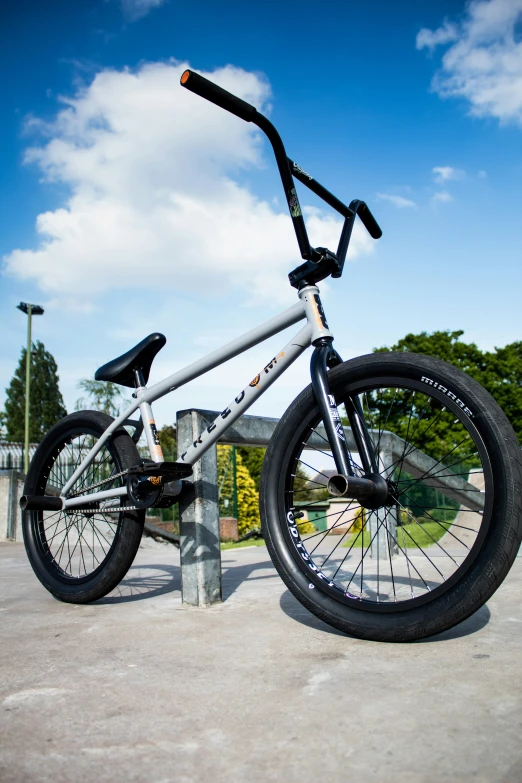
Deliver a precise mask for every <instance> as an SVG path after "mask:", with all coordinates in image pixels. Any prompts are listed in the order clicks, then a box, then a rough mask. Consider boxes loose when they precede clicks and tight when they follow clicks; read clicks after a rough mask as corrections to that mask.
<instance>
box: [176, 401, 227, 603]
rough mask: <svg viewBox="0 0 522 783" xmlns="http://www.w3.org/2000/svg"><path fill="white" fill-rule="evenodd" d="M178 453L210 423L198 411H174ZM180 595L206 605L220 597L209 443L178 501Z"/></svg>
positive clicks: (214, 457)
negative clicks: (175, 413)
mask: <svg viewBox="0 0 522 783" xmlns="http://www.w3.org/2000/svg"><path fill="white" fill-rule="evenodd" d="M176 416H177V431H178V454H183V451H184V450H185V449H187V448H188V447H189V445H190V444H191V443H194V441H195V440H196V438H198V437H199V436H200V434H201V433H202V432H203V430H204V429H205V427H208V426H209V424H211V423H212V420H208V419H206V418H205V417H204V416H203V415H202V413H201V412H200V411H194V410H189V411H178V413H177V415H176ZM179 510H180V523H179V532H180V545H181V546H180V555H181V597H182V601H183V603H186V604H192V606H207V605H208V604H215V603H219V601H221V552H220V546H219V499H218V487H217V454H216V447H215V446H212V447H211V448H210V449H209V450H208V451H207V452H206V453H205V454H203V456H202V458H201V459H200V460H199V461H198V462H196V463H195V465H194V469H193V474H192V486H191V485H190V484H188V486H187V487H186V489H185V490H184V491H183V493H182V495H181V497H180V501H179Z"/></svg>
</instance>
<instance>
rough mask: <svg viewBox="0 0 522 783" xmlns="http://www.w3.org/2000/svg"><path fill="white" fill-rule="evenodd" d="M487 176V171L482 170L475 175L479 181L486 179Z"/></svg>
mask: <svg viewBox="0 0 522 783" xmlns="http://www.w3.org/2000/svg"><path fill="white" fill-rule="evenodd" d="M487 176H488V173H487V171H484V169H481V170H480V171H479V172H478V174H477V177H478V178H479V179H486V177H487Z"/></svg>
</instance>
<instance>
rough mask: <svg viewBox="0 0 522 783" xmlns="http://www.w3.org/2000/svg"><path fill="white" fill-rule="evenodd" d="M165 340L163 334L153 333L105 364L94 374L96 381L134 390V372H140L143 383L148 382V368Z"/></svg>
mask: <svg viewBox="0 0 522 783" xmlns="http://www.w3.org/2000/svg"><path fill="white" fill-rule="evenodd" d="M166 342H167V338H166V337H165V335H164V334H160V333H159V332H154V334H149V336H148V337H145V339H144V340H142V341H141V343H138V344H137V345H135V346H134V348H131V349H130V351H127V353H124V354H122V355H121V356H118V357H117V358H116V359H113V360H112V361H110V362H107V364H104V365H103V366H102V367H100V368H99V369H98V370H96V373H95V376H94V378H95V380H97V381H111V383H118V384H120V386H130V387H131V388H134V386H135V385H136V384H135V382H134V370H141V372H142V373H143V380H144V381H145V383H147V381H148V380H149V373H150V368H151V366H152V362H153V361H154V357H155V356H156V354H157V353H158V351H161V349H162V348H163V346H164V345H165V343H166Z"/></svg>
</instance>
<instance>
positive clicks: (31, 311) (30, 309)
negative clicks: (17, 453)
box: [16, 302, 44, 475]
mask: <svg viewBox="0 0 522 783" xmlns="http://www.w3.org/2000/svg"><path fill="white" fill-rule="evenodd" d="M16 306H17V308H18V310H21V311H22V313H26V315H27V353H26V357H25V442H24V472H25V474H26V475H27V471H28V470H29V399H30V397H29V395H30V392H31V318H32V316H33V315H43V314H44V309H43V307H40V305H35V304H28V303H27V302H20V304H19V305H16Z"/></svg>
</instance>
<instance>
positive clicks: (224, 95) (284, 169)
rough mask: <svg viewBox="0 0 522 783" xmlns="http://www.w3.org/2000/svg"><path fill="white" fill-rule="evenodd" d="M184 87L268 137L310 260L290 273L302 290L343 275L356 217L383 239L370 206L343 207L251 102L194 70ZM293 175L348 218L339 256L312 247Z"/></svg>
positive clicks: (302, 246)
mask: <svg viewBox="0 0 522 783" xmlns="http://www.w3.org/2000/svg"><path fill="white" fill-rule="evenodd" d="M181 86H182V87H185V88H186V89H187V90H190V91H191V92H193V93H195V94H196V95H200V96H201V97H202V98H206V100H207V101H210V102H211V103H214V104H216V106H219V107H220V108H222V109H225V110H226V111H229V112H231V113H232V114H235V116H236V117H239V118H240V119H241V120H245V121H246V122H253V123H255V124H256V125H257V126H258V127H259V128H260V129H261V130H262V131H264V132H265V133H266V135H267V136H268V138H269V140H270V142H271V144H272V147H273V150H274V154H275V157H276V161H277V165H278V168H279V173H280V175H281V181H282V183H283V187H284V190H285V194H286V198H287V201H288V206H289V209H290V215H291V217H292V222H293V224H294V229H295V233H296V236H297V241H298V244H299V250H300V251H301V256H302V257H303V258H304V259H306V261H307V262H306V263H305V264H303V265H302V266H300V267H298V268H297V269H295V270H294V271H293V272H291V273H290V275H289V277H290V282H291V284H292V285H294V286H296V287H298V285H300V284H302V283H304V282H305V281H307V282H308V283H311V282H312V281H315V282H318V281H319V280H322V279H324V278H325V277H327V276H328V275H330V274H331V275H332V277H340V276H341V274H342V269H343V265H344V260H345V258H346V252H347V250H348V243H349V241H350V236H351V233H352V227H353V222H354V220H355V216H356V215H359V217H360V219H361V221H362V222H363V224H364V226H365V228H366V230H367V231H368V233H369V234H370V236H372V237H373V238H374V239H379V238H380V237H381V236H382V231H381V229H380V227H379V225H378V223H377V221H376V220H375V218H374V216H373V215H372V213H371V212H370V209H369V207H368V205H367V204H366V203H365V202H364V201H360V200H358V199H356V200H355V201H352V202H351V204H350V206H349V207H347V206H346V204H343V202H342V201H340V200H339V199H338V198H337V197H336V196H334V195H333V193H330V191H328V190H326V188H325V187H323V186H322V185H321V184H320V183H319V182H317V180H315V179H314V178H313V177H311V176H310V174H307V173H306V171H303V169H301V168H300V167H299V166H298V165H297V164H296V163H294V162H293V161H292V160H290V158H288V157H287V155H286V152H285V148H284V145H283V142H282V140H281V137H280V136H279V133H278V132H277V130H276V129H275V128H274V126H273V125H272V123H271V122H270V121H269V120H268V119H267V118H266V117H265V116H264V115H263V114H260V113H259V112H258V111H257V109H256V108H255V107H254V106H251V105H250V103H247V102H246V101H243V100H242V99H241V98H238V97H237V96H235V95H232V93H230V92H227V90H224V89H223V88H222V87H218V85H217V84H214V82H211V81H209V80H208V79H205V77H204V76H201V75H200V74H199V73H195V72H194V71H191V70H186V71H184V72H183V74H182V76H181ZM292 175H293V176H295V178H296V179H298V180H299V181H300V182H302V183H303V184H304V185H306V186H307V187H308V188H309V189H310V190H311V191H312V192H313V193H315V194H316V195H317V196H319V197H320V198H322V199H323V201H326V203H327V204H329V205H330V206H331V207H333V208H334V209H335V210H336V211H337V212H339V213H340V214H341V215H343V217H344V218H345V221H344V226H343V230H342V233H341V239H340V241H339V247H338V249H337V254H336V255H334V254H333V253H331V251H329V250H327V249H326V248H312V247H311V246H310V242H309V241H308V235H307V233H306V227H305V224H304V220H303V216H302V213H301V207H300V205H299V200H298V198H297V193H296V191H295V187H294V180H293V176H292Z"/></svg>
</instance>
